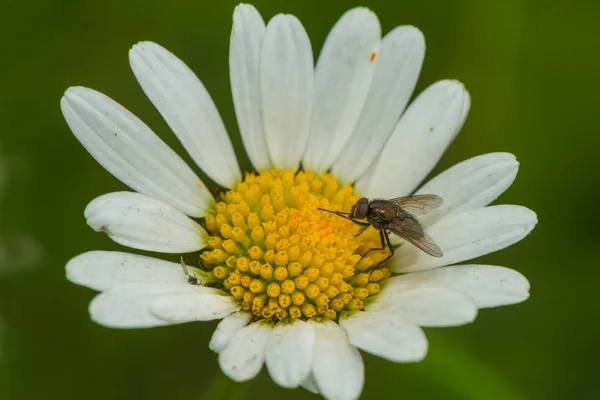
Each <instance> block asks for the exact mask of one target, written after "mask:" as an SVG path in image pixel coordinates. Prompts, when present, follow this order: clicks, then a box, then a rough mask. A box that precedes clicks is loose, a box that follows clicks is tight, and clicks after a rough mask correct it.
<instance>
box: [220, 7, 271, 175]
mask: <svg viewBox="0 0 600 400" xmlns="http://www.w3.org/2000/svg"><path fill="white" fill-rule="evenodd" d="M264 34H265V23H264V21H263V19H262V17H261V16H260V14H259V13H258V11H256V8H254V6H251V5H249V4H240V5H238V6H237V7H236V8H235V11H234V12H233V28H232V31H231V42H230V45H229V76H230V80H231V94H232V95H233V104H234V105H235V113H236V116H237V121H238V125H239V128H240V134H241V136H242V141H243V142H244V147H245V148H246V153H248V157H249V158H250V161H251V162H252V165H254V168H256V170H258V171H261V170H265V169H269V168H271V160H270V158H269V153H268V150H267V141H266V138H265V132H264V128H263V121H262V111H261V100H260V53H261V46H262V41H263V37H264Z"/></svg>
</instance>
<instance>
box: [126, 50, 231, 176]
mask: <svg viewBox="0 0 600 400" xmlns="http://www.w3.org/2000/svg"><path fill="white" fill-rule="evenodd" d="M129 63H130V64H131V69H132V70H133V73H134V74H135V76H136V78H137V80H138V82H139V83H140V85H141V86H142V89H143V90H144V92H145V93H146V95H147V96H148V98H149V99H150V100H151V101H152V103H153V104H154V105H155V106H156V108H157V109H158V111H159V112H160V113H161V114H162V116H163V118H164V119H165V121H166V122H167V124H169V126H170V127H171V129H172V130H173V132H175V134H176V135H177V137H178V138H179V140H180V141H181V143H182V144H183V146H184V147H185V149H186V150H187V152H188V153H189V154H190V156H191V157H192V159H193V160H194V161H195V162H196V164H198V165H199V166H200V168H202V170H203V171H204V172H205V173H206V175H208V176H209V177H210V178H211V179H212V180H214V181H215V182H217V183H218V184H219V185H221V186H224V187H226V188H232V187H233V186H234V185H235V184H236V183H237V182H238V181H239V180H240V179H241V177H242V174H241V173H240V168H239V166H238V163H237V160H236V158H235V153H234V151H233V146H232V145H231V142H230V141H229V137H228V136H227V131H226V130H225V125H223V121H222V120H221V116H220V115H219V111H218V110H217V107H216V106H215V103H213V101H212V99H211V97H210V95H209V94H208V92H207V91H206V88H205V87H204V85H203V84H202V82H200V80H199V79H198V77H197V76H196V75H195V74H194V73H193V72H192V70H190V69H189V68H188V66H187V65H185V63H184V62H183V61H181V60H180V59H179V58H177V57H175V55H173V53H171V52H170V51H168V50H166V49H165V48H163V47H161V46H159V45H158V44H156V43H152V42H140V43H138V44H136V45H135V46H133V48H132V49H131V50H130V51H129Z"/></svg>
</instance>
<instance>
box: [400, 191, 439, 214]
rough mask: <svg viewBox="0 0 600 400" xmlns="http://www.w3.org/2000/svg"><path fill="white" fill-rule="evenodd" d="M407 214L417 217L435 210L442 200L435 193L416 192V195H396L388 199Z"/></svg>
mask: <svg viewBox="0 0 600 400" xmlns="http://www.w3.org/2000/svg"><path fill="white" fill-rule="evenodd" d="M389 201H390V202H392V203H394V204H395V205H397V206H398V207H401V208H402V209H404V211H406V212H408V213H409V214H411V215H413V216H415V217H419V216H421V215H423V214H427V213H428V212H430V211H433V210H435V209H436V208H438V207H439V206H441V205H442V203H443V202H444V200H443V199H442V198H441V197H440V196H436V195H435V194H418V195H416V196H406V197H396V198H395V199H391V200H389Z"/></svg>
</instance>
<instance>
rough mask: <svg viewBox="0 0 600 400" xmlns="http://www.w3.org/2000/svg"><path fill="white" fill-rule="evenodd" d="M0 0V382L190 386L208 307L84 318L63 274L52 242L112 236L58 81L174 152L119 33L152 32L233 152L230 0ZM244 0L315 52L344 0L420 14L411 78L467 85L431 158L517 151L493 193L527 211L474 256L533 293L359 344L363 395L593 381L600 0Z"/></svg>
mask: <svg viewBox="0 0 600 400" xmlns="http://www.w3.org/2000/svg"><path fill="white" fill-rule="evenodd" d="M0 4H1V5H2V7H1V8H2V16H1V17H0V20H1V21H2V22H1V23H0V43H1V48H2V62H1V63H0V81H1V83H2V84H1V86H0V87H1V91H0V132H1V133H0V165H1V168H0V172H2V174H1V176H2V177H3V179H2V182H1V183H2V195H1V196H0V202H1V209H0V249H3V250H2V252H0V253H1V255H2V256H3V257H2V258H0V259H1V260H3V263H2V265H0V317H1V321H2V328H1V331H2V339H1V343H2V345H1V347H0V348H1V356H0V398H1V399H107V398H110V399H131V398H144V399H148V400H150V399H201V398H207V397H206V396H205V391H206V390H207V388H208V387H209V385H210V382H212V381H213V379H214V377H215V376H217V375H218V365H217V357H216V355H215V354H213V353H211V352H210V351H209V350H208V348H207V343H208V341H209V339H210V336H211V333H212V331H213V330H214V328H215V326H216V322H212V323H193V324H186V325H181V326H172V327H166V328H156V329H150V330H111V329H107V328H103V327H101V326H98V325H96V324H94V323H92V322H91V321H90V320H89V318H88V313H87V306H88V302H89V300H90V299H91V298H92V296H93V295H94V293H93V292H92V291H91V290H88V289H85V288H81V287H78V286H75V285H73V284H71V283H69V282H67V281H66V279H65V278H64V265H65V262H66V261H67V260H68V259H69V258H71V257H73V256H75V255H77V254H79V253H81V252H84V251H88V250H92V249H114V250H116V249H122V248H121V247H120V246H118V245H116V244H114V243H112V242H111V241H110V240H109V239H108V238H107V237H106V236H105V235H101V234H98V233H95V232H93V231H92V230H91V229H90V228H88V226H87V225H86V224H85V221H84V218H83V210H84V207H85V206H86V204H87V203H88V202H89V201H90V200H91V199H93V198H94V197H96V196H98V195H101V194H103V193H106V192H111V191H116V190H123V189H125V186H124V185H123V184H121V183H120V182H119V181H117V180H116V179H115V178H113V177H112V176H111V175H110V174H108V173H107V172H105V171H104V170H103V169H102V168H101V167H100V166H99V165H98V164H97V163H96V162H95V161H94V160H93V159H92V157H91V156H89V154H88V153H87V152H86V151H85V150H84V149H83V147H82V146H81V145H80V144H79V143H78V142H77V140H76V139H75V138H74V137H73V135H72V134H71V133H70V131H69V129H68V128H67V126H66V124H65V122H64V121H63V118H62V115H61V113H60V110H59V99H60V97H61V95H62V93H63V91H64V90H65V89H66V88H67V87H68V86H72V85H85V86H89V87H92V88H95V89H97V90H99V91H101V92H103V93H106V94H108V95H109V96H111V97H113V98H114V99H116V100H117V101H119V102H120V103H121V104H123V105H125V106H126V107H127V108H129V109H130V110H131V111H133V112H134V113H135V114H137V115H138V116H139V117H140V118H142V119H143V120H144V121H145V122H146V123H147V124H148V125H149V126H151V127H152V128H153V129H154V130H155V131H156V132H157V133H158V134H159V135H160V136H161V137H162V138H164V139H165V140H166V141H167V142H168V143H169V144H171V145H173V147H174V148H175V149H176V151H178V152H179V153H180V154H182V155H183V156H184V157H185V159H186V160H189V158H188V157H187V155H186V154H184V152H183V150H182V147H181V145H180V144H179V143H177V142H176V140H175V138H174V135H173V134H172V133H171V132H170V131H169V129H168V127H167V126H166V124H165V123H164V121H163V120H162V119H161V117H160V115H159V114H158V112H157V111H156V110H155V109H154V108H153V106H152V104H151V103H150V101H149V100H148V99H147V98H146V97H145V96H144V94H143V92H142V90H141V89H140V88H139V86H138V84H137V82H136V80H135V78H134V77H133V74H132V73H131V71H130V69H129V64H128V59H127V51H128V49H129V48H130V47H131V46H132V45H133V44H134V43H136V42H138V41H140V40H153V41H156V42H158V43H160V44H162V45H163V46H165V47H167V48H168V49H169V50H171V51H172V52H174V53H175V54H176V55H177V56H179V57H180V58H181V59H183V60H184V61H185V62H186V63H187V64H188V65H189V66H190V67H191V68H192V69H193V70H194V71H195V72H196V73H197V74H198V76H199V77H200V79H201V80H202V81H203V83H204V84H205V86H206V87H207V89H208V90H209V92H210V93H211V94H212V96H213V98H214V100H215V103H216V104H217V107H218V108H219V110H220V112H221V115H222V117H223V118H224V120H225V123H226V125H227V127H228V129H229V132H230V134H231V136H232V138H233V141H234V143H235V145H236V151H237V153H238V156H240V157H242V158H243V160H244V162H243V167H245V168H247V167H248V166H249V164H248V162H247V158H245V157H246V156H245V155H244V153H243V149H242V147H241V141H240V139H239V133H238V131H237V127H236V122H235V115H234V110H233V105H232V102H231V95H230V91H229V75H228V65H227V64H228V48H229V34H230V30H231V15H232V11H233V8H234V6H235V5H236V2H233V1H200V0H196V1H192V0H175V1H170V2H167V1H148V0H146V1H141V0H139V1H129V2H125V1H117V0H105V1H95V0H91V1H75V0H62V1H59V0H54V1H49V0H39V1H35V2H28V1H17V0H2V2H1V3H0ZM254 4H255V5H256V6H257V8H258V9H259V11H260V12H261V13H262V15H263V16H264V18H265V19H268V18H270V17H272V16H273V15H275V14H276V13H279V12H286V13H292V14H295V15H296V16H298V17H299V18H300V20H301V21H302V22H303V24H304V26H305V27H306V29H307V31H308V33H309V35H310V37H311V40H312V43H313V46H314V52H315V54H318V50H319V49H320V48H321V45H322V43H323V40H324V38H325V36H326V34H327V32H328V30H329V29H330V27H331V26H332V24H333V23H334V22H335V21H336V20H337V18H338V17H339V16H340V15H341V14H342V13H343V12H344V11H345V10H347V9H348V8H350V7H352V6H355V5H363V6H367V7H369V8H371V9H372V10H374V11H375V12H376V13H377V14H378V16H379V18H380V20H381V24H382V28H383V31H384V32H388V31H389V30H391V29H392V28H393V27H395V26H396V25H400V24H412V25H416V26H418V27H419V28H420V29H421V30H422V31H423V32H424V34H425V37H426V40H427V53H426V58H425V64H424V68H423V71H422V74H421V77H420V79H419V84H418V86H417V91H419V90H421V89H423V88H424V87H426V86H428V85H429V84H430V83H432V82H434V81H436V80H438V79H442V78H455V79H459V80H461V81H462V82H464V83H465V85H466V87H467V89H468V90H469V91H470V93H471V96H472V108H471V112H470V115H469V117H468V119H467V123H466V125H465V127H464V128H463V130H462V133H461V134H460V135H459V137H458V138H457V139H456V141H455V142H454V144H453V145H452V146H451V148H450V149H449V151H448V152H447V153H446V155H445V156H444V157H443V159H442V161H441V163H440V165H438V167H437V169H436V171H434V172H435V173H437V172H439V171H441V170H443V169H445V168H447V167H449V166H451V165H452V164H454V163H456V162H459V161H461V160H463V159H466V158H469V157H472V156H475V155H477V154H481V153H487V152H493V151H508V152H511V153H514V154H516V155H517V157H518V159H519V161H520V162H521V169H520V172H519V175H518V177H517V180H516V182H515V183H514V184H513V186H512V187H511V188H510V189H509V190H508V191H507V193H505V194H504V195H503V196H502V197H501V198H500V199H499V202H501V203H513V204H522V205H525V206H527V207H529V208H531V209H533V210H534V211H536V212H537V213H538V217H539V220H540V222H539V224H538V226H537V228H536V229H535V230H534V231H533V234H532V235H530V236H529V237H527V238H526V239H525V240H523V241H522V242H520V243H518V244H517V245H515V246H513V247H511V248H509V249H506V250H503V251H501V252H498V253H496V254H491V255H488V256H485V257H482V259H481V260H480V261H481V262H484V263H489V264H496V265H506V266H509V267H511V268H514V269H517V270H519V271H520V272H522V273H523V274H525V275H526V276H527V277H528V279H529V280H530V282H531V285H532V289H531V298H530V299H529V300H528V301H526V302H525V303H523V304H519V305H517V306H511V307H503V308H498V309H486V310H483V311H482V312H481V313H480V314H479V316H478V318H477V320H476V322H475V323H474V324H471V325H467V326H463V327H459V328H453V329H427V335H428V338H429V340H430V351H429V355H428V357H427V358H426V359H425V361H423V362H421V363H419V364H405V365H401V364H393V363H390V362H387V361H384V360H381V359H378V358H376V357H371V356H368V355H365V356H364V358H365V362H366V375H367V379H366V385H365V389H364V391H363V395H362V398H363V399H376V398H403V399H599V398H600V381H599V380H598V378H599V372H600V363H599V361H598V359H599V356H600V352H599V350H598V349H599V346H598V343H599V342H600V307H599V303H600V302H599V301H598V294H597V293H598V289H597V287H598V283H599V282H600V268H598V267H599V265H598V249H599V243H600V242H599V239H600V233H599V232H600V230H599V229H598V226H599V225H600V213H598V212H596V210H595V207H596V205H597V199H598V197H596V196H597V195H598V194H599V192H600V185H599V183H600V157H599V156H598V146H599V145H600V112H599V111H598V104H597V103H598V93H600V79H599V76H600V56H599V55H598V49H600V24H599V23H598V19H599V17H600V2H598V1H595V0H587V1H586V0H571V1H569V2H567V1H564V0H558V1H553V2H542V1H535V0H523V1H518V0H495V1H481V0H426V1H414V0H413V1H409V0H407V1H396V2H390V1H383V0H377V1H376V0H365V1H362V2H361V3H356V2H354V1H352V2H351V1H328V2H325V1H289V2H285V1H257V2H255V3H254ZM23 240H25V242H23ZM167 258H168V257H167ZM171 259H176V257H171ZM241 389H243V391H244V392H245V393H246V394H247V398H250V399H255V398H260V399H278V398H280V397H281V396H288V397H289V399H302V398H310V397H312V395H310V394H309V393H308V392H306V391H304V390H295V391H288V390H285V389H282V388H279V387H278V386H276V385H275V384H274V383H273V382H272V381H271V379H270V378H269V377H268V375H267V374H266V372H265V371H264V370H263V372H262V373H261V375H260V376H259V378H257V379H255V380H253V381H251V382H250V383H249V384H247V385H246V386H243V387H241ZM203 396H204V397H203Z"/></svg>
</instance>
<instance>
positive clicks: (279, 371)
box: [266, 320, 315, 389]
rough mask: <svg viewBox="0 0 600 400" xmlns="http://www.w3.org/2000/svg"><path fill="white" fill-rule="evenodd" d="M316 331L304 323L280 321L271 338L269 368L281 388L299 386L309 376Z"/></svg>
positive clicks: (268, 358)
mask: <svg viewBox="0 0 600 400" xmlns="http://www.w3.org/2000/svg"><path fill="white" fill-rule="evenodd" d="M314 344H315V332H314V330H313V328H312V326H311V325H310V324H307V323H306V322H304V321H301V320H293V321H291V322H289V323H288V322H279V323H278V324H277V325H276V326H275V328H274V329H273V331H272V332H271V336H269V341H268V343H267V351H266V361H267V369H268V370H269V374H270V375H271V377H272V378H273V380H274V381H275V383H277V384H278V385H279V386H282V387H284V388H289V389H291V388H295V387H298V386H299V385H300V384H301V383H302V382H303V381H304V380H305V379H306V378H307V377H308V375H309V373H310V367H311V363H312V352H313V347H314Z"/></svg>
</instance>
